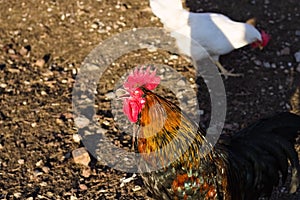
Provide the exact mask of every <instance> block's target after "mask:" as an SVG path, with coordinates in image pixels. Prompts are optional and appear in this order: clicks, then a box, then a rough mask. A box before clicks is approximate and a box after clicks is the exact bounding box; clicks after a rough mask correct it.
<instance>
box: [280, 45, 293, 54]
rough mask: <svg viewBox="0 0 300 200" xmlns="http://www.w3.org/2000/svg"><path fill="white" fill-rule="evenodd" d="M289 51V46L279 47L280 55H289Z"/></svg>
mask: <svg viewBox="0 0 300 200" xmlns="http://www.w3.org/2000/svg"><path fill="white" fill-rule="evenodd" d="M290 52H291V50H290V48H289V47H285V48H283V49H281V51H280V55H282V56H286V55H290Z"/></svg>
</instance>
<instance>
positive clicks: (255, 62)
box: [253, 60, 262, 66]
mask: <svg viewBox="0 0 300 200" xmlns="http://www.w3.org/2000/svg"><path fill="white" fill-rule="evenodd" d="M253 62H254V64H255V65H257V66H261V64H262V62H261V61H260V60H254V61H253Z"/></svg>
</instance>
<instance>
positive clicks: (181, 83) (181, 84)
mask: <svg viewBox="0 0 300 200" xmlns="http://www.w3.org/2000/svg"><path fill="white" fill-rule="evenodd" d="M177 85H178V86H185V82H184V80H180V81H178V82H177Z"/></svg>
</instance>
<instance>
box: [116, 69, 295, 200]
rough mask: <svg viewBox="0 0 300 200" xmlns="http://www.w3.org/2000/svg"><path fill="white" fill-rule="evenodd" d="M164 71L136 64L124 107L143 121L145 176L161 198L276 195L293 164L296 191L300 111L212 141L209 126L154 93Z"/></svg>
mask: <svg viewBox="0 0 300 200" xmlns="http://www.w3.org/2000/svg"><path fill="white" fill-rule="evenodd" d="M159 83H160V77H158V76H156V71H155V70H154V71H153V72H151V70H150V68H149V67H148V68H147V69H144V68H140V69H135V70H134V71H133V72H132V73H131V74H129V76H128V77H127V80H126V82H125V83H124V84H123V87H124V89H125V91H126V92H127V93H126V94H124V93H123V95H121V96H120V98H122V99H123V111H124V114H125V115H126V116H127V117H128V119H129V121H130V122H132V123H134V124H135V126H136V127H137V128H136V130H135V134H136V139H135V141H134V149H135V151H136V152H137V153H139V154H140V155H141V156H140V159H141V163H142V164H141V165H140V169H141V171H147V172H146V173H143V174H142V175H141V176H142V178H143V181H144V183H145V185H146V187H147V188H148V189H149V191H150V192H152V193H153V195H154V197H156V198H157V199H184V200H187V199H224V200H229V199H238V200H254V199H259V198H260V197H270V195H271V193H272V190H273V188H274V187H275V186H278V185H279V183H280V182H281V183H284V182H285V181H286V178H287V175H288V167H289V164H288V163H290V165H291V169H292V178H291V183H290V186H291V187H290V192H291V193H294V192H295V191H296V190H297V187H298V182H299V177H298V174H299V173H298V172H299V159H298V154H297V152H296V150H295V148H294V143H295V138H296V137H297V136H298V135H299V131H300V116H298V115H295V114H292V113H288V112H286V113H280V114H277V115H275V116H273V117H269V118H265V119H261V120H259V121H257V122H255V123H254V124H252V125H250V126H248V127H247V128H244V129H242V130H240V131H239V132H237V133H235V134H232V135H228V134H222V135H221V136H220V138H219V140H218V142H217V144H216V145H215V146H214V147H212V146H211V145H210V144H209V143H208V142H207V140H206V138H205V131H204V130H203V129H201V128H200V127H199V126H198V125H197V124H196V123H195V122H193V121H192V120H190V119H189V117H188V116H187V115H186V114H185V113H183V112H182V111H181V110H180V108H179V107H178V106H177V105H175V104H174V103H172V102H170V101H168V100H166V99H165V98H163V97H161V96H159V95H157V94H155V93H154V91H153V90H154V89H155V88H156V87H157V86H158V85H159Z"/></svg>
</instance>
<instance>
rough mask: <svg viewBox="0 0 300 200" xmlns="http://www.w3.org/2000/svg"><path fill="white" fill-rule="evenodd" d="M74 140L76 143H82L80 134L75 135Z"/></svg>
mask: <svg viewBox="0 0 300 200" xmlns="http://www.w3.org/2000/svg"><path fill="white" fill-rule="evenodd" d="M73 140H74V142H76V143H80V140H81V136H80V135H79V134H73Z"/></svg>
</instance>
